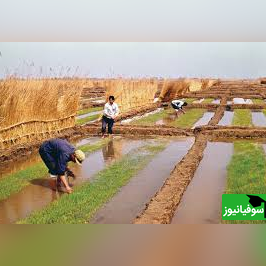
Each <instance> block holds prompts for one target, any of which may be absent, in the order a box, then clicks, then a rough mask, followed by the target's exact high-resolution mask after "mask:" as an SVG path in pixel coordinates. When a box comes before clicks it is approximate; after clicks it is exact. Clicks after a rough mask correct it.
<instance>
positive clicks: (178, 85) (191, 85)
mask: <svg viewBox="0 0 266 266" xmlns="http://www.w3.org/2000/svg"><path fill="white" fill-rule="evenodd" d="M216 83H217V80H214V79H166V80H164V82H163V87H162V90H161V93H160V96H159V99H160V100H161V101H163V102H168V101H171V100H173V99H175V98H177V97H179V96H182V95H184V94H185V93H187V92H195V91H200V90H206V89H209V88H210V87H211V86H213V85H214V84H216Z"/></svg>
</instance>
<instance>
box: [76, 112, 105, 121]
mask: <svg viewBox="0 0 266 266" xmlns="http://www.w3.org/2000/svg"><path fill="white" fill-rule="evenodd" d="M101 113H102V111H96V112H90V113H87V114H84V115H79V116H77V119H82V118H85V117H88V116H93V115H98V114H101Z"/></svg>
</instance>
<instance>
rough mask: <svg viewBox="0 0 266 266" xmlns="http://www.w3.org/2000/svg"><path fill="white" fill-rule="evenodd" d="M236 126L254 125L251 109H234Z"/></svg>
mask: <svg viewBox="0 0 266 266" xmlns="http://www.w3.org/2000/svg"><path fill="white" fill-rule="evenodd" d="M233 125H234V126H247V127H248V126H252V116H251V111H250V110H247V109H236V110H234V118H233Z"/></svg>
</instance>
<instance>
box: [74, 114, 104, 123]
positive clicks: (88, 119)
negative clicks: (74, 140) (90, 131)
mask: <svg viewBox="0 0 266 266" xmlns="http://www.w3.org/2000/svg"><path fill="white" fill-rule="evenodd" d="M100 116H101V114H96V115H90V116H87V117H84V118H81V119H76V124H77V125H83V124H86V123H88V122H91V121H93V120H96V119H98V118H99V117H100Z"/></svg>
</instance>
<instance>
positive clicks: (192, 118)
mask: <svg viewBox="0 0 266 266" xmlns="http://www.w3.org/2000/svg"><path fill="white" fill-rule="evenodd" d="M205 112H206V110H205V109H199V108H198V109H189V110H187V111H186V114H183V115H181V116H180V117H179V118H178V119H176V120H175V121H173V122H172V123H170V125H171V126H174V127H181V128H191V127H192V126H193V125H194V124H195V123H196V122H197V121H198V120H199V119H200V118H201V117H202V116H203V114H204V113H205Z"/></svg>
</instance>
